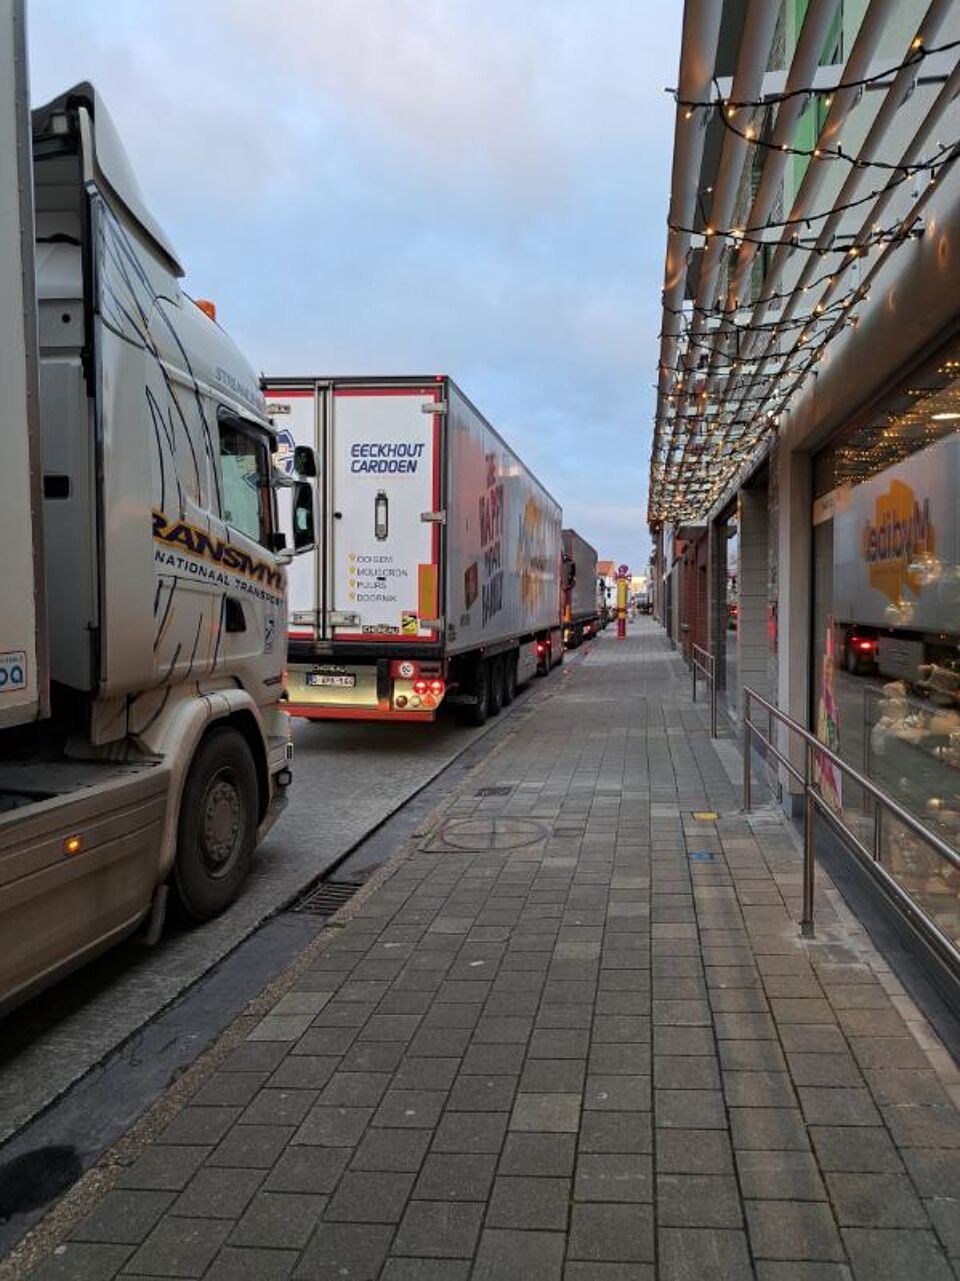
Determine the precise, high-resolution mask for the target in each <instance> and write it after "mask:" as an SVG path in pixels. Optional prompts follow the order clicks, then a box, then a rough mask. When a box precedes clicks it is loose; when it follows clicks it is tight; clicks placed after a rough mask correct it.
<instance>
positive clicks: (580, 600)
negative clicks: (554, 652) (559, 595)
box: [563, 529, 601, 649]
mask: <svg viewBox="0 0 960 1281" xmlns="http://www.w3.org/2000/svg"><path fill="white" fill-rule="evenodd" d="M600 627H601V613H600V594H599V580H598V578H597V553H596V551H595V550H594V549H593V548H592V547H591V546H590V544H589V543H588V542H587V540H586V539H585V538H581V537H580V535H579V534H578V533H577V531H576V530H575V529H565V530H564V531H563V643H564V645H565V646H566V647H567V649H576V648H577V647H578V646H579V645H582V644H583V642H584V641H585V640H589V638H590V637H591V636H596V634H597V632H598V631H599V630H600Z"/></svg>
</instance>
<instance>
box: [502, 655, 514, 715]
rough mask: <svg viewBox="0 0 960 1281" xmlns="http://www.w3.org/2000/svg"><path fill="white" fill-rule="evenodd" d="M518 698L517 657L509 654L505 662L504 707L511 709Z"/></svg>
mask: <svg viewBox="0 0 960 1281" xmlns="http://www.w3.org/2000/svg"><path fill="white" fill-rule="evenodd" d="M516 696H517V656H516V654H508V655H507V656H506V658H505V659H504V660H503V705H504V707H509V706H510V704H511V703H512V702H513V700H514V699H515V698H516Z"/></svg>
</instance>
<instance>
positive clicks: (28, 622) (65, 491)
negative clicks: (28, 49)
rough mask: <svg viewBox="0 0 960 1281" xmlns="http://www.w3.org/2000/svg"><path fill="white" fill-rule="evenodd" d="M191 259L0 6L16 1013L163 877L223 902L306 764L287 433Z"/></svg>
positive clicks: (193, 898)
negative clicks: (301, 747)
mask: <svg viewBox="0 0 960 1281" xmlns="http://www.w3.org/2000/svg"><path fill="white" fill-rule="evenodd" d="M181 275H182V269H181V267H180V265H179V262H178V260H177V257H176V254H175V252H174V250H173V248H172V247H171V245H170V243H169V242H168V241H167V239H166V237H165V236H164V234H163V232H162V231H161V230H160V228H159V227H158V226H157V224H156V222H155V221H154V220H153V218H152V216H151V215H150V213H149V211H148V210H147V209H146V207H145V205H144V203H143V197H142V196H141V194H140V191H139V188H138V186H137V183H136V180H135V179H134V177H133V173H132V170H131V168H130V165H129V162H128V160H127V158H126V155H125V153H124V150H123V147H122V145H121V143H120V140H119V137H118V135H117V133H116V131H115V129H114V126H113V123H112V121H111V119H110V116H109V115H108V113H107V111H106V108H105V106H104V104H103V102H102V100H101V98H100V97H99V95H98V94H97V92H96V91H95V90H94V89H93V87H92V86H91V85H89V84H79V85H76V86H75V87H74V88H73V89H71V90H70V91H69V92H68V93H65V94H63V95H62V96H61V97H60V98H57V99H56V100H55V101H53V102H51V103H49V104H48V105H47V106H45V107H42V108H40V109H39V110H37V111H35V112H34V113H33V120H32V128H31V117H30V112H29V94H28V86H27V72H26V58H25V36H24V12H23V6H22V3H21V2H20V0H0V299H2V307H0V422H2V431H0V436H2V440H3V467H2V469H0V1010H5V1009H7V1008H10V1007H11V1006H13V1005H14V1004H16V1003H18V1002H20V1001H22V1000H24V999H25V998H26V997H27V996H28V995H29V994H30V993H31V992H33V991H35V990H37V989H39V988H40V987H41V986H43V985H45V984H47V983H48V982H50V981H51V980H52V979H54V978H55V977H56V976H57V975H58V974H61V973H63V972H65V971H66V970H68V969H71V968H73V967H74V966H76V965H78V964H79V963H80V962H81V961H83V960H84V959H85V958H87V957H90V956H92V955H94V954H95V953H97V952H99V951H101V950H103V949H104V948H105V947H107V946H108V945H109V944H111V943H113V942H115V941H116V940H118V939H120V938H121V937H123V936H124V935H126V934H129V933H130V932H131V931H132V930H134V929H135V928H136V927H137V925H138V924H139V923H140V922H141V921H143V920H144V918H145V917H147V916H148V914H149V915H150V924H149V930H150V934H151V936H152V937H154V938H156V937H157V936H158V935H159V931H160V927H161V925H162V920H163V911H164V905H165V902H166V895H167V887H168V885H173V886H174V887H175V888H176V890H177V892H178V895H179V898H180V899H181V901H182V903H183V905H184V907H185V909H186V911H187V912H188V914H189V915H191V916H192V917H194V918H198V919H203V918H206V917H210V916H212V915H214V914H215V913H217V912H219V911H221V910H222V909H223V908H224V907H226V906H227V904H228V903H230V902H231V901H232V899H233V898H234V897H235V895H236V894H237V892H238V890H239V888H240V885H241V883H242V881H243V878H244V875H245V874H246V871H247V868H248V866H249V863H250V859H251V855H252V853H253V850H254V847H255V845H256V843H257V841H258V840H259V839H260V838H261V837H262V836H263V834H264V833H265V832H266V831H267V829H268V828H269V827H270V825H271V823H272V822H273V820H274V818H275V816H276V814H277V813H278V811H279V809H280V807H281V806H282V804H283V801H284V796H285V792H286V787H287V785H288V784H289V782H290V781H291V768H290V758H291V747H290V735H289V721H288V718H287V716H286V714H285V713H284V711H283V710H282V709H281V707H280V706H279V700H280V697H281V693H282V681H283V666H284V663H285V654H284V643H283V640H284V634H285V630H286V582H285V579H286V570H285V568H284V565H285V563H286V561H288V560H289V559H290V555H289V553H288V552H287V551H285V550H284V544H283V539H282V536H281V534H280V532H279V529H278V526H277V516H276V504H275V501H274V478H275V472H274V465H273V451H274V448H275V443H276V442H275V435H274V431H273V428H272V427H271V425H270V422H269V420H268V418H267V417H266V414H265V413H264V406H263V400H262V397H261V395H260V393H259V390H258V388H257V384H256V378H255V375H254V374H253V371H252V369H251V367H250V366H249V365H248V364H247V362H246V361H245V360H244V358H243V357H242V356H241V355H240V353H239V351H238V350H237V348H236V347H235V346H234V345H233V343H232V342H231V341H230V339H229V338H228V337H227V336H226V334H225V333H224V332H223V331H222V330H221V329H220V328H219V327H218V326H217V325H216V324H215V323H214V321H213V320H212V319H211V318H210V316H209V315H205V314H204V312H203V311H202V310H201V309H200V307H199V306H198V305H195V304H194V302H193V301H192V300H191V299H190V298H188V297H187V295H186V294H184V293H183V292H182V291H181V289H180V285H179V279H178V278H179V277H180V276H181ZM301 461H303V462H304V465H305V466H307V468H308V470H309V460H307V458H306V456H305V455H301ZM313 501H314V498H313V494H312V492H311V488H310V485H309V482H306V483H304V484H302V485H301V486H300V487H299V488H298V490H297V504H296V510H297V512H298V514H299V525H300V528H301V530H302V531H306V533H307V534H309V533H310V531H311V526H312V521H311V517H312V511H313V508H312V504H313ZM300 541H301V543H302V544H303V545H304V547H306V546H307V544H308V541H309V539H308V538H305V537H304V536H303V534H301V537H300Z"/></svg>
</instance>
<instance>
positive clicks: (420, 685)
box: [413, 676, 430, 695]
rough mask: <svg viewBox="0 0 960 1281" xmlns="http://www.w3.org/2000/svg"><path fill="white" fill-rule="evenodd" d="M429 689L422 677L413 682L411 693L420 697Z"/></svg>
mask: <svg viewBox="0 0 960 1281" xmlns="http://www.w3.org/2000/svg"><path fill="white" fill-rule="evenodd" d="M429 688H430V684H429V682H428V681H425V680H424V679H423V677H422V676H421V677H420V679H419V680H415V681H414V682H413V692H414V693H415V694H421V695H422V694H425V693H426V692H427V690H428V689H429Z"/></svg>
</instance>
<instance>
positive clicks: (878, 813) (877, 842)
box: [873, 803, 883, 863]
mask: <svg viewBox="0 0 960 1281" xmlns="http://www.w3.org/2000/svg"><path fill="white" fill-rule="evenodd" d="M882 820H883V806H882V805H877V804H876V803H874V806H873V861H874V862H875V863H882V862H883V822H882Z"/></svg>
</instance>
